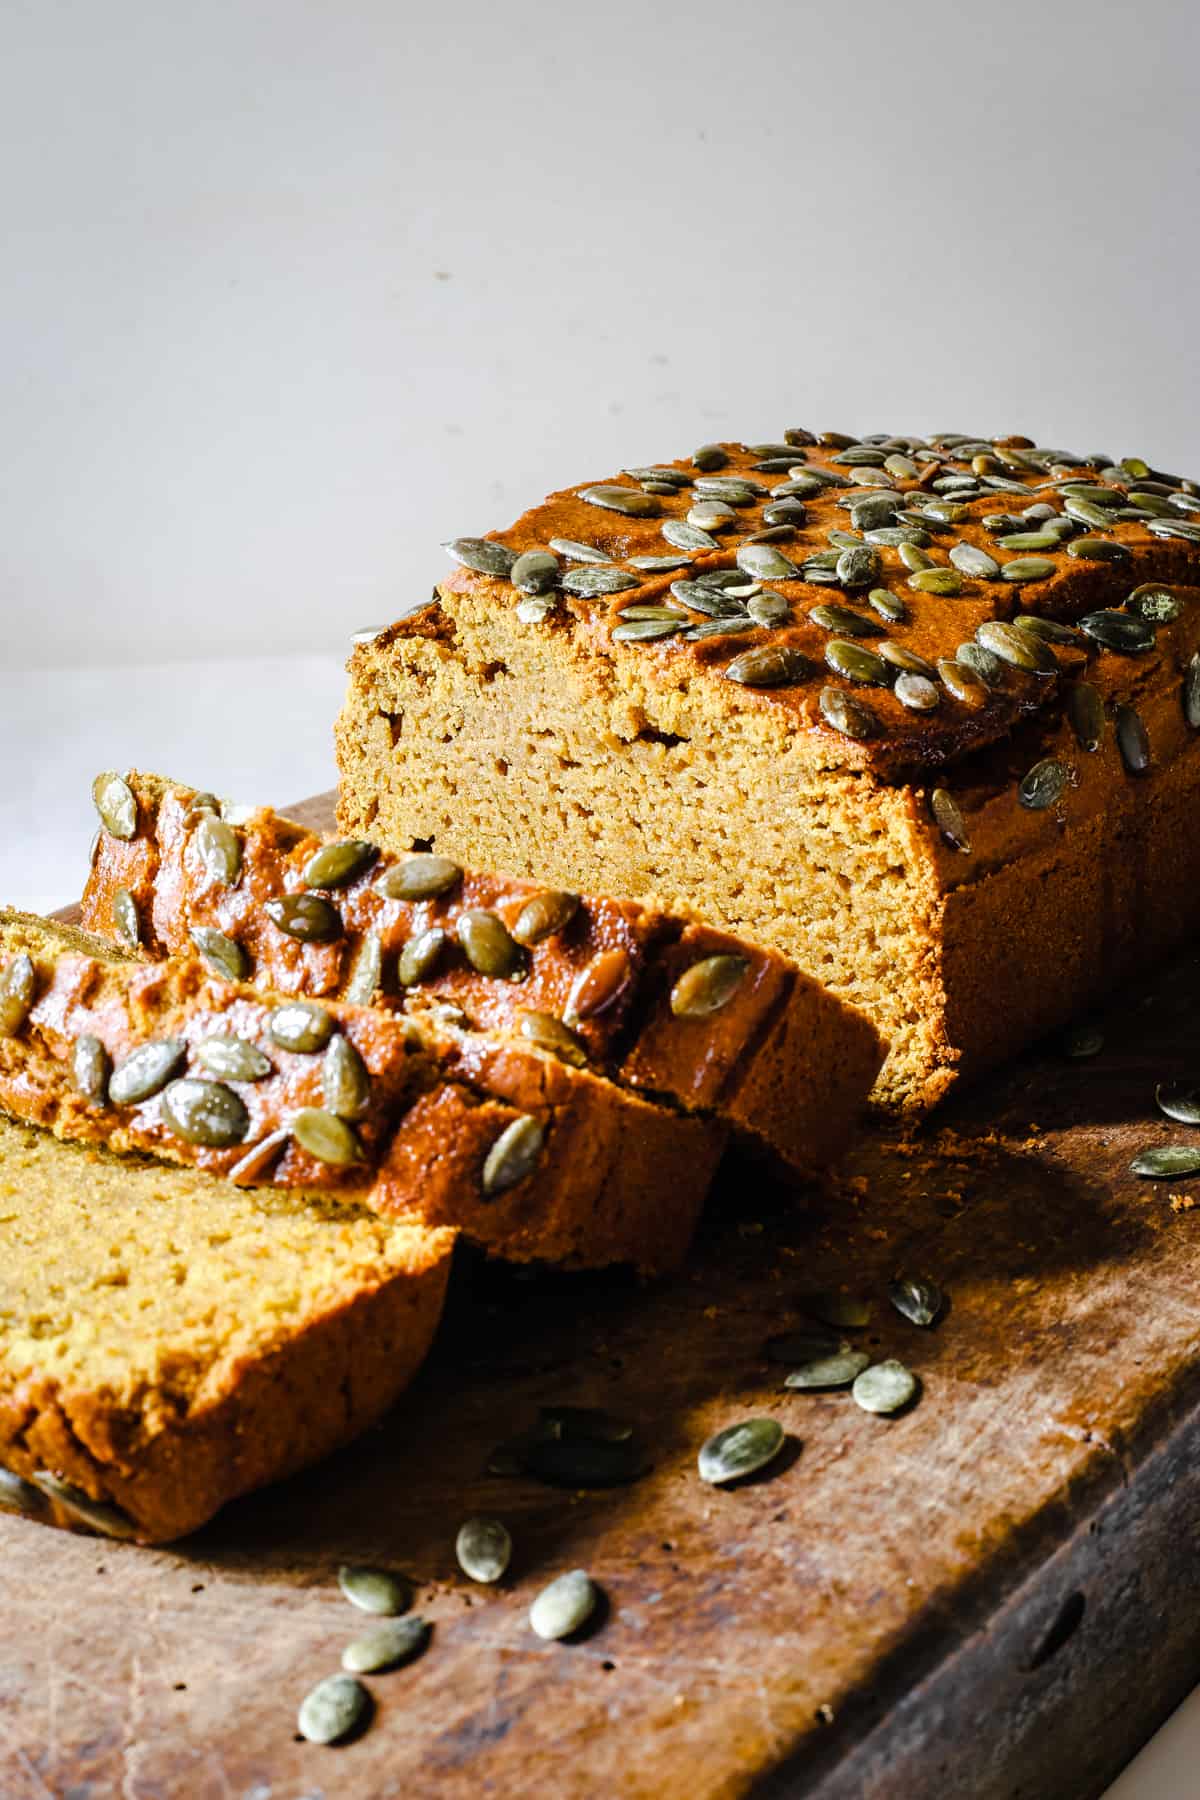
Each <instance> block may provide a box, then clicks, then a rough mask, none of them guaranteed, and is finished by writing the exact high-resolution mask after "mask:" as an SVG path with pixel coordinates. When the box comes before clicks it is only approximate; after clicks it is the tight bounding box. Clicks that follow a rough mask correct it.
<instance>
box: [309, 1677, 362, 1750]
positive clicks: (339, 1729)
mask: <svg viewBox="0 0 1200 1800" xmlns="http://www.w3.org/2000/svg"><path fill="white" fill-rule="evenodd" d="M372 1705H373V1702H372V1700H371V1696H370V1694H369V1693H368V1692H367V1690H366V1688H365V1687H364V1686H363V1684H362V1682H361V1681H355V1679H354V1677H353V1676H352V1675H327V1676H326V1677H325V1679H324V1681H318V1683H317V1685H316V1687H314V1688H310V1689H309V1691H308V1693H307V1694H305V1696H304V1698H303V1700H302V1701H301V1702H300V1711H299V1712H298V1713H297V1715H296V1723H297V1725H298V1726H299V1728H300V1735H301V1737H303V1738H307V1740H308V1742H309V1743H310V1744H338V1743H340V1742H341V1741H342V1739H343V1738H347V1737H350V1736H351V1734H352V1733H353V1732H355V1731H357V1730H358V1729H359V1728H360V1727H361V1726H362V1725H363V1724H364V1723H365V1721H366V1720H367V1718H368V1717H369V1716H370V1713H371V1709H372Z"/></svg>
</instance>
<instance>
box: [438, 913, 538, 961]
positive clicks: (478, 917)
mask: <svg viewBox="0 0 1200 1800" xmlns="http://www.w3.org/2000/svg"><path fill="white" fill-rule="evenodd" d="M454 930H455V935H456V937H457V938H458V941H459V943H460V944H461V945H462V948H463V952H464V954H465V956H466V959H467V961H468V962H469V963H470V965H471V967H472V968H473V969H474V970H475V972H476V973H477V974H479V975H491V976H496V977H513V976H515V975H517V974H518V973H521V972H523V971H524V969H525V966H526V965H525V956H524V953H523V952H522V949H521V946H520V945H519V944H518V943H517V942H516V941H515V940H514V939H513V937H512V935H511V933H510V932H509V929H508V927H507V925H506V924H505V923H504V921H503V919H501V918H499V917H498V916H497V914H496V913H494V912H487V911H485V910H484V909H483V908H482V907H468V908H467V910H466V911H465V912H461V913H460V914H459V915H458V918H457V919H456V921H455V926H454Z"/></svg>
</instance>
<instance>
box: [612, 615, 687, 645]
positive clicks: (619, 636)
mask: <svg viewBox="0 0 1200 1800" xmlns="http://www.w3.org/2000/svg"><path fill="white" fill-rule="evenodd" d="M682 626H683V620H682V619H632V620H630V622H629V623H628V624H627V625H626V624H622V625H614V626H613V633H612V635H613V639H614V641H615V642H616V643H618V644H653V643H656V642H657V641H658V640H659V639H660V638H669V637H674V636H675V633H676V632H677V631H679V630H680V629H681V628H682Z"/></svg>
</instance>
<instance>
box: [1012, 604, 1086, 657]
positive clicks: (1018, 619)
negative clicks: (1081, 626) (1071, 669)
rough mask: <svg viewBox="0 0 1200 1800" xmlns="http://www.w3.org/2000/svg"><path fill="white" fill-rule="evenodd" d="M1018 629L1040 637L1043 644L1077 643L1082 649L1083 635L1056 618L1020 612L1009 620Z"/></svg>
mask: <svg viewBox="0 0 1200 1800" xmlns="http://www.w3.org/2000/svg"><path fill="white" fill-rule="evenodd" d="M1010 623H1011V624H1013V625H1015V626H1016V628H1017V630H1018V631H1027V632H1029V633H1030V635H1031V636H1033V637H1036V638H1041V640H1042V642H1043V643H1045V644H1078V645H1080V646H1081V647H1083V648H1084V649H1086V647H1087V646H1086V645H1085V644H1084V640H1083V635H1082V633H1081V632H1078V631H1076V629H1075V627H1074V626H1073V625H1064V624H1062V622H1061V621H1060V620H1058V619H1046V618H1043V617H1042V615H1041V613H1032V612H1021V613H1017V614H1016V616H1015V617H1014V618H1013V619H1012V620H1011V621H1010Z"/></svg>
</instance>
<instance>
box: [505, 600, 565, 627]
mask: <svg viewBox="0 0 1200 1800" xmlns="http://www.w3.org/2000/svg"><path fill="white" fill-rule="evenodd" d="M557 606H558V601H557V598H556V597H555V595H553V594H523V595H522V596H521V598H520V599H519V600H518V601H517V604H516V606H515V607H514V608H513V611H514V612H515V613H516V615H517V618H518V619H519V620H520V622H521V624H522V625H542V624H544V623H545V621H546V620H547V619H548V618H549V617H550V616H551V614H552V613H553V612H555V610H556V609H557Z"/></svg>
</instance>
